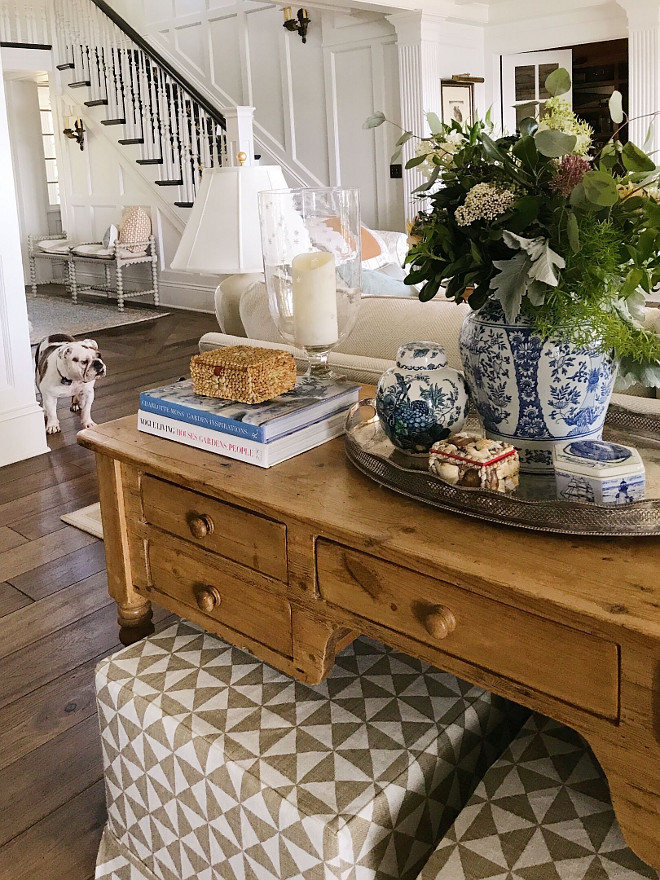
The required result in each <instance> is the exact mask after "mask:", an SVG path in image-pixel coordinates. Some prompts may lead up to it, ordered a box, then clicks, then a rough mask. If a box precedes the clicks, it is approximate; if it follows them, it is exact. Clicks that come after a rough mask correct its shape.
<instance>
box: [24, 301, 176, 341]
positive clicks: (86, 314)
mask: <svg viewBox="0 0 660 880" xmlns="http://www.w3.org/2000/svg"><path fill="white" fill-rule="evenodd" d="M27 309H28V318H29V319H30V324H31V326H30V344H31V345H36V344H37V343H38V342H40V341H41V340H42V339H43V338H44V337H45V336H49V335H50V334H51V333H69V334H70V335H71V336H80V335H81V334H84V333H94V332H97V331H98V330H108V329H109V328H111V327H122V326H124V325H125V324H140V323H142V322H143V321H154V320H156V319H157V318H164V317H165V315H167V314H169V313H168V312H159V311H156V310H155V309H143V308H139V309H137V308H131V307H130V306H127V307H126V310H125V311H124V312H120V311H118V309H117V306H115V305H109V304H107V305H106V304H105V303H98V304H96V303H86V302H85V303H78V304H77V305H74V304H73V303H72V302H69V301H68V300H65V299H60V298H59V297H49V296H36V297H33V296H28V297H27Z"/></svg>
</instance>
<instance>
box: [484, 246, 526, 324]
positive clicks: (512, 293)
mask: <svg viewBox="0 0 660 880" xmlns="http://www.w3.org/2000/svg"><path fill="white" fill-rule="evenodd" d="M531 265H532V261H531V259H530V258H529V257H528V256H527V254H526V253H525V252H524V251H521V252H520V253H517V254H515V255H514V256H513V257H512V258H511V259H510V260H493V266H495V268H496V269H499V270H500V271H499V273H498V274H497V275H495V276H494V278H491V281H490V287H491V290H494V291H495V297H496V299H498V300H499V301H500V303H501V304H502V308H503V309H504V315H505V317H506V319H507V321H510V322H513V321H515V319H516V318H517V317H518V315H519V314H520V306H521V304H522V298H523V296H524V295H525V293H526V292H527V287H528V284H529V270H530V268H531Z"/></svg>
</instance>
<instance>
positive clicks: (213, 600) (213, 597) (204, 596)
mask: <svg viewBox="0 0 660 880" xmlns="http://www.w3.org/2000/svg"><path fill="white" fill-rule="evenodd" d="M220 602H222V599H221V597H220V593H219V592H218V591H217V590H216V588H215V587H204V589H203V590H200V591H199V593H198V594H197V607H198V608H199V610H200V611H203V612H204V613H205V614H210V613H211V612H212V611H213V609H214V608H215V607H216V606H217V605H219V604H220Z"/></svg>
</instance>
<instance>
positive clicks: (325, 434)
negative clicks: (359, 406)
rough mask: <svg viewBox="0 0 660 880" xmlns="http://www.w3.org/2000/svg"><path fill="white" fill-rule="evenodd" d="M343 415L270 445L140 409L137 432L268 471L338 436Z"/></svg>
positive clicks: (339, 414)
mask: <svg viewBox="0 0 660 880" xmlns="http://www.w3.org/2000/svg"><path fill="white" fill-rule="evenodd" d="M346 413H347V410H343V411H341V412H338V413H334V415H331V416H329V417H327V418H325V419H321V420H320V421H318V422H313V423H312V424H311V425H306V426H305V427H304V428H300V430H298V431H293V432H292V433H291V434H287V435H285V436H284V437H280V438H279V439H277V440H271V441H270V443H258V442H257V441H256V440H246V439H244V438H242V437H236V436H235V435H233V434H222V433H220V432H219V431H214V430H213V429H212V428H200V427H198V426H197V425H191V424H189V423H188V422H179V421H177V420H176V419H168V418H167V417H166V416H158V415H154V414H153V413H150V412H144V411H143V410H138V430H139V431H144V433H145V434H153V435H154V436H155V437H164V438H165V439H167V440H174V441H175V442H176V443H183V444H185V445H186V446H194V447H195V448H196V449H205V450H207V451H208V452H215V453H216V454H217V455H224V456H226V457H227V458H235V459H236V460H237V461H245V462H248V463H249V464H256V465H257V466H258V467H262V468H269V467H272V466H273V465H274V464H279V463H280V462H281V461H286V460H287V458H293V457H294V456H296V455H300V454H301V453H302V452H307V450H308V449H313V448H314V447H315V446H320V445H321V444H322V443H325V442H326V441H327V440H332V439H333V438H334V437H339V436H341V434H343V433H344V424H345V422H346Z"/></svg>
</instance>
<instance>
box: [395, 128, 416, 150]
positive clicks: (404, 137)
mask: <svg viewBox="0 0 660 880" xmlns="http://www.w3.org/2000/svg"><path fill="white" fill-rule="evenodd" d="M412 136H413V133H412V131H404V133H403V134H402V135H401V137H400V138H399V140H398V141H397V142H396V143H395V144H394V146H395V147H402V146H403V145H404V144H407V143H408V141H409V140H410V138H411V137H412Z"/></svg>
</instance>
